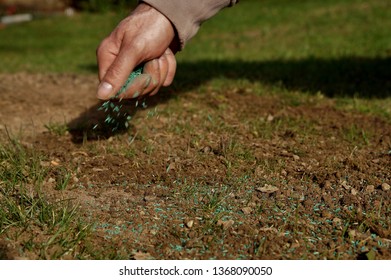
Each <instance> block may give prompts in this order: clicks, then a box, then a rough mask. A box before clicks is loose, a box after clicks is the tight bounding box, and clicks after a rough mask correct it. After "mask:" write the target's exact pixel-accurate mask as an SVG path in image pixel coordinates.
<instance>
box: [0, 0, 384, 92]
mask: <svg viewBox="0 0 391 280" xmlns="http://www.w3.org/2000/svg"><path fill="white" fill-rule="evenodd" d="M85 2H87V3H89V2H90V1H85ZM92 2H94V1H92ZM120 2H121V1H120ZM125 2H126V1H123V3H122V4H121V5H122V6H121V5H120V6H121V8H119V9H118V8H117V9H114V10H112V9H109V8H108V7H106V6H104V5H103V4H102V5H103V7H100V6H99V3H100V2H99V1H97V2H96V3H95V5H98V7H100V8H96V7H95V8H94V7H90V8H86V9H87V10H89V11H101V12H99V13H96V12H81V13H76V14H75V15H74V16H72V17H67V16H65V15H58V14H57V15H56V16H44V17H42V16H41V17H38V18H37V19H36V20H34V21H32V22H28V23H23V24H19V25H12V26H7V27H5V28H3V29H1V30H0V38H1V40H0V60H1V63H0V72H8V73H9V72H11V73H12V72H20V71H26V72H39V73H53V72H55V73H76V74H88V73H94V74H95V73H97V66H96V58H95V50H96V47H97V46H98V45H99V43H100V41H101V40H102V39H103V38H104V37H105V36H107V35H108V34H109V33H110V31H111V30H112V29H113V28H114V27H115V26H116V25H117V23H118V22H119V21H120V20H121V19H122V18H123V17H125V16H126V15H127V14H128V12H129V10H130V8H124V7H125V6H126V5H125V4H126V3H125ZM124 3H125V4H124ZM132 3H133V4H134V3H135V2H132ZM128 4H129V3H128ZM390 8H391V3H390V2H388V1H384V0H372V1H363V0H344V1H342V0H327V1H320V0H312V1H306V0H304V1H303V0H301V1H299V0H295V1H292V0H290V1H288V0H274V1H272V0H261V1H259V0H247V1H241V2H240V3H239V4H238V5H236V6H235V7H234V8H229V9H226V10H224V11H223V12H221V13H219V14H218V15H217V16H215V17H214V18H212V19H211V20H209V21H207V22H206V23H204V24H203V26H202V28H201V30H200V32H199V34H198V35H197V36H196V37H195V38H193V40H191V41H190V42H189V43H188V45H187V46H186V47H185V50H184V51H183V52H181V53H179V54H178V55H177V59H178V62H179V66H178V74H177V77H176V85H177V86H178V88H180V89H189V88H193V87H194V86H199V85H200V84H203V83H205V82H206V81H208V80H213V79H221V78H223V79H225V80H239V79H240V80H247V81H250V82H261V84H264V85H270V84H271V85H273V86H274V85H277V86H278V87H279V88H281V87H283V88H286V89H288V90H299V91H303V92H310V93H317V92H321V93H323V94H325V95H327V96H330V97H334V96H343V97H346V96H348V97H372V98H373V97H379V98H387V97H390V95H391V94H390V92H391V82H390V81H391V67H390V64H391V63H390V61H391V60H390V54H391V37H390V36H389V30H391V9H390ZM102 11H104V12H102ZM205 69H207V70H205Z"/></svg>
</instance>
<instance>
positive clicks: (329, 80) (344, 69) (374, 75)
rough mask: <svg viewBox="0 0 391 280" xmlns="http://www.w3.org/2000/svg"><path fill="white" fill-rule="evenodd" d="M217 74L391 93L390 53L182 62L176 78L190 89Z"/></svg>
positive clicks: (331, 90) (339, 92) (329, 92)
mask: <svg viewBox="0 0 391 280" xmlns="http://www.w3.org/2000/svg"><path fill="white" fill-rule="evenodd" d="M216 77H223V78H228V79H247V80H249V81H259V82H261V83H265V84H272V85H274V84H276V85H279V86H282V87H284V88H286V89H288V90H300V91H306V92H310V93H314V94H316V93H317V92H322V93H323V94H325V95H326V96H328V97H337V96H348V97H349V96H350V97H352V96H359V97H362V98H386V97H389V96H391V57H387V58H362V57H345V58H339V59H320V58H308V59H304V60H270V61H254V62H246V61H212V60H204V61H198V62H194V63H191V62H181V63H179V65H178V73H177V75H176V81H178V82H181V87H180V89H182V90H183V89H184V90H189V89H191V88H193V87H194V86H198V85H200V84H202V83H204V82H205V81H208V80H211V79H213V78H216Z"/></svg>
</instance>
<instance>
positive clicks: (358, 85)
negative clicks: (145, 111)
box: [69, 57, 391, 142]
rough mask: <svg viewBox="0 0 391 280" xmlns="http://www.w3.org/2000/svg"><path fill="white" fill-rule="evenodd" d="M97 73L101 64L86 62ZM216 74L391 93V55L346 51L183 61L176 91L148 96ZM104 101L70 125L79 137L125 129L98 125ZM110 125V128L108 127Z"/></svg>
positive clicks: (130, 106)
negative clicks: (345, 53) (259, 58)
mask: <svg viewBox="0 0 391 280" xmlns="http://www.w3.org/2000/svg"><path fill="white" fill-rule="evenodd" d="M84 69H88V70H89V71H91V72H94V73H96V72H97V68H96V66H92V65H89V66H84ZM213 78H226V79H246V80H248V81H251V82H261V83H265V84H271V85H277V86H279V87H283V88H286V89H287V90H299V91H305V92H309V93H312V94H316V93H318V92H321V93H323V94H324V95H326V96H328V97H343V96H346V97H354V96H355V97H361V98H386V97H390V96H391V57H386V58H365V57H345V58H339V59H320V58H308V59H303V60H270V61H253V62H248V61H239V60H236V61H227V60H225V61H219V60H201V61H197V62H180V63H179V64H178V69H177V74H176V78H175V82H174V84H173V85H172V87H171V92H173V93H172V94H165V93H164V94H158V95H156V96H154V97H152V98H148V105H149V106H154V105H156V104H158V103H161V102H165V101H167V100H168V99H170V98H171V97H173V96H175V95H178V94H180V93H182V92H186V91H189V90H193V89H195V88H197V87H198V86H200V85H202V84H204V83H206V82H207V81H209V80H211V79H213ZM134 104H135V102H134V101H128V103H127V105H126V106H124V108H123V109H124V110H130V115H134V114H135V113H136V111H137V110H138V109H139V108H136V106H135V105H134ZM99 106H100V104H97V105H96V106H94V107H92V108H90V109H89V110H87V111H86V112H84V113H83V114H82V115H81V116H79V117H78V118H77V119H75V120H73V121H71V123H70V124H69V127H70V128H71V133H72V135H73V136H74V137H73V138H74V141H75V142H80V141H81V139H88V140H93V139H98V138H106V137H110V136H111V135H112V134H116V133H121V131H124V129H119V130H117V131H114V132H112V131H110V129H107V128H106V127H105V126H104V125H101V126H100V128H99V129H94V130H93V129H92V128H91V127H92V123H91V120H92V121H95V123H99V124H102V123H104V118H105V116H104V114H102V112H97V108H98V107H99ZM107 131H109V132H107Z"/></svg>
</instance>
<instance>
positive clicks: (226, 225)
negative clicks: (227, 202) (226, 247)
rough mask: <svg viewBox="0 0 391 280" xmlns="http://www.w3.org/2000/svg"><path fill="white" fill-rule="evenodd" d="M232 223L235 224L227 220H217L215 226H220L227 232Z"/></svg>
mask: <svg viewBox="0 0 391 280" xmlns="http://www.w3.org/2000/svg"><path fill="white" fill-rule="evenodd" d="M234 223H235V222H234V221H233V220H228V221H223V220H218V221H217V225H218V226H221V227H222V228H223V229H225V230H227V229H229V228H230V227H232V226H233V224H234Z"/></svg>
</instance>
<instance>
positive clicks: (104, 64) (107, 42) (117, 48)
mask: <svg viewBox="0 0 391 280" xmlns="http://www.w3.org/2000/svg"><path fill="white" fill-rule="evenodd" d="M174 38H175V31H174V27H173V26H172V24H171V22H170V21H169V20H168V19H167V18H166V17H165V16H164V15H163V14H161V13H160V12H159V11H157V10H156V9H154V8H153V7H151V6H149V5H147V4H143V3H141V4H139V5H138V6H137V8H136V9H135V10H134V11H133V12H132V13H131V14H130V15H129V16H128V17H126V18H125V19H124V20H122V21H121V22H120V23H119V25H118V26H117V27H116V28H115V29H114V31H113V32H112V33H111V34H110V35H109V36H108V37H107V38H105V39H104V40H103V41H102V43H101V44H100V45H99V47H98V49H97V60H98V67H99V80H100V85H99V87H98V91H97V97H98V98H99V99H103V100H107V99H109V98H111V97H113V96H115V95H116V93H117V92H118V90H119V89H120V88H121V87H122V85H123V84H124V83H125V81H126V79H127V78H128V76H129V74H130V73H131V72H132V71H133V69H134V68H135V67H136V66H137V65H140V64H141V63H144V62H146V63H145V65H144V71H143V74H141V75H140V76H138V77H137V78H136V79H135V80H134V81H133V83H132V84H131V85H129V86H128V88H127V89H126V90H125V91H124V92H123V93H122V94H121V95H120V96H119V98H136V97H138V96H140V95H145V94H150V95H153V94H156V93H157V92H158V90H159V89H160V87H162V86H168V85H170V84H171V83H172V81H173V79H174V76H175V71H176V60H175V55H174V52H173V51H172V50H171V49H174V51H176V47H175V46H174V45H173V42H175V40H174ZM170 46H171V48H170Z"/></svg>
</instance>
